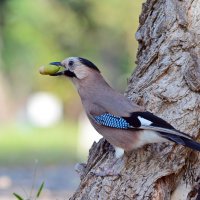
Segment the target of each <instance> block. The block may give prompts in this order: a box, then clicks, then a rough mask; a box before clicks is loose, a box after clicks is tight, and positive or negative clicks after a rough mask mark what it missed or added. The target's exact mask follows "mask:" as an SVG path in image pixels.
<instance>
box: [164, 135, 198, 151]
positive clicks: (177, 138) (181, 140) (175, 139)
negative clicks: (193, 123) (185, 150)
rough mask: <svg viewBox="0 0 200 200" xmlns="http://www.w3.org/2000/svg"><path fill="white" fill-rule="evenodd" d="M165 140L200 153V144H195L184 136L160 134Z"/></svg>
mask: <svg viewBox="0 0 200 200" xmlns="http://www.w3.org/2000/svg"><path fill="white" fill-rule="evenodd" d="M160 134H161V135H162V136H163V137H164V138H166V139H168V140H171V141H173V142H175V143H177V144H181V145H183V146H186V147H189V148H191V149H193V150H196V151H200V143H198V142H195V141H194V140H192V139H189V138H186V137H184V136H179V135H173V134H166V133H160Z"/></svg>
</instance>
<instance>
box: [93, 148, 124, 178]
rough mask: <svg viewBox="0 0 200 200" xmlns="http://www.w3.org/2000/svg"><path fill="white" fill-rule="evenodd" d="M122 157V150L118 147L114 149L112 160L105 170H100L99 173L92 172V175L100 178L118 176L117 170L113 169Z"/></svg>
mask: <svg viewBox="0 0 200 200" xmlns="http://www.w3.org/2000/svg"><path fill="white" fill-rule="evenodd" d="M123 155H124V150H123V149H121V148H119V147H115V158H114V160H113V161H112V162H111V163H110V164H109V166H108V167H107V168H101V171H100V172H93V174H94V175H96V176H101V177H104V176H120V173H119V170H117V171H116V169H115V165H116V163H117V162H118V161H119V160H121V159H123Z"/></svg>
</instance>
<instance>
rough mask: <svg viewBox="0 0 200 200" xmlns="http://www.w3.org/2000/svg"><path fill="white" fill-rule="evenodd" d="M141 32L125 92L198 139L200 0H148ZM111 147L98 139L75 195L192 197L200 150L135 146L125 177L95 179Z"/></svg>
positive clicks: (158, 199)
mask: <svg viewBox="0 0 200 200" xmlns="http://www.w3.org/2000/svg"><path fill="white" fill-rule="evenodd" d="M139 22H140V25H139V28H138V31H137V33H136V38H137V40H138V42H139V48H138V53H137V68H136V70H135V71H134V72H133V74H132V76H131V78H130V79H129V83H128V88H127V91H126V93H125V95H126V96H127V97H128V98H130V99H132V100H133V101H134V102H136V103H138V104H140V105H143V106H145V107H146V109H147V110H149V111H151V112H153V113H155V114H156V115H158V116H160V117H161V118H163V119H165V120H166V121H168V122H169V123H171V124H172V125H173V126H174V127H175V128H177V129H178V130H180V131H183V132H185V133H188V134H189V135H190V136H192V137H193V138H194V139H196V140H198V135H200V0H160V1H157V0H147V2H146V3H144V4H143V8H142V13H141V15H140V19H139ZM110 149H111V147H110V145H109V144H108V143H107V142H106V141H105V140H104V139H102V140H101V141H100V142H99V143H94V144H93V146H92V148H91V149H90V152H89V158H88V162H87V164H85V165H84V164H83V165H79V168H78V170H79V173H80V178H81V183H80V186H79V188H78V189H77V191H76V192H75V194H74V195H73V197H71V200H74V199H76V200H77V199H81V200H84V199H102V200H104V199H119V200H122V199H123V200H124V199H125V200H126V199H135V200H150V199H151V200H170V199H171V200H186V199H187V200H189V199H190V200H193V199H196V198H197V195H198V190H199V182H200V154H199V153H198V152H195V151H192V150H191V149H189V148H186V147H183V146H181V145H175V144H173V143H170V142H169V143H163V144H152V145H146V146H145V147H143V148H141V149H138V150H135V151H133V152H132V154H131V155H129V156H128V157H127V159H128V161H127V162H126V164H124V162H123V161H119V162H118V163H117V164H116V165H115V168H116V169H121V174H122V176H121V177H115V176H113V177H104V178H102V177H96V176H94V175H92V174H91V173H90V172H91V170H95V171H98V170H99V168H100V167H105V166H107V165H108V164H109V162H110V160H112V159H113V151H111V150H110Z"/></svg>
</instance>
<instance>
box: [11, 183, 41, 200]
mask: <svg viewBox="0 0 200 200" xmlns="http://www.w3.org/2000/svg"><path fill="white" fill-rule="evenodd" d="M43 188H44V182H42V184H41V185H40V187H39V188H38V191H37V194H36V196H35V198H33V199H34V200H36V199H38V198H39V197H40V194H41V192H42V190H43ZM13 195H14V196H15V197H16V198H17V200H24V198H23V197H21V196H20V195H19V194H16V193H15V192H14V193H13ZM31 198H32V197H30V198H28V199H27V200H31Z"/></svg>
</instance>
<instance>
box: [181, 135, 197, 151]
mask: <svg viewBox="0 0 200 200" xmlns="http://www.w3.org/2000/svg"><path fill="white" fill-rule="evenodd" d="M182 139H183V141H184V143H185V144H183V145H184V146H186V147H189V148H191V149H194V150H196V151H200V143H198V142H195V141H194V140H190V139H188V138H182Z"/></svg>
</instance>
